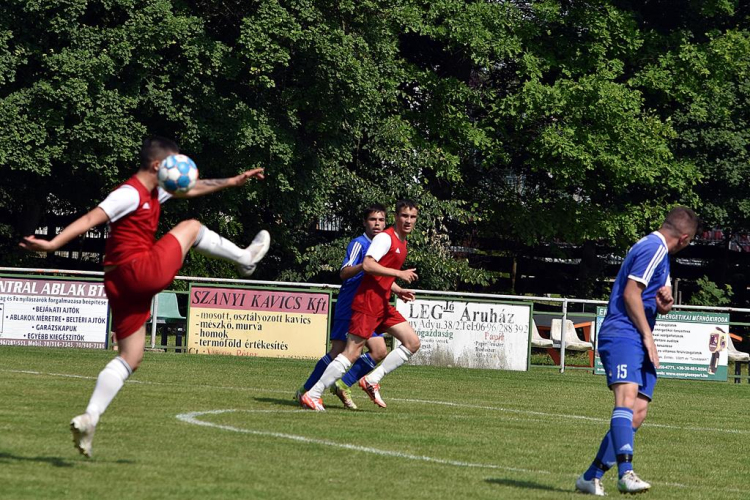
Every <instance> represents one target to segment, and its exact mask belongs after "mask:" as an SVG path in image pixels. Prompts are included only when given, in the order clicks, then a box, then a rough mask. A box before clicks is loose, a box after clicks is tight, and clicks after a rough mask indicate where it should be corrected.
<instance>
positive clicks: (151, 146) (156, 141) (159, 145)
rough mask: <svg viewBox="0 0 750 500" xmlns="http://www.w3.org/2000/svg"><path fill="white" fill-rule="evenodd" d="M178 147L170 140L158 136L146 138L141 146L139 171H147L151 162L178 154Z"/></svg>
mask: <svg viewBox="0 0 750 500" xmlns="http://www.w3.org/2000/svg"><path fill="white" fill-rule="evenodd" d="M179 152H180V147H179V146H178V145H177V143H176V142H174V141H173V140H171V139H167V138H164V137H159V136H158V135H155V136H152V137H147V138H146V139H144V140H143V145H142V146H141V153H140V157H141V170H146V169H148V167H149V165H151V162H153V161H161V160H163V159H164V158H166V157H167V156H169V155H171V154H173V153H179Z"/></svg>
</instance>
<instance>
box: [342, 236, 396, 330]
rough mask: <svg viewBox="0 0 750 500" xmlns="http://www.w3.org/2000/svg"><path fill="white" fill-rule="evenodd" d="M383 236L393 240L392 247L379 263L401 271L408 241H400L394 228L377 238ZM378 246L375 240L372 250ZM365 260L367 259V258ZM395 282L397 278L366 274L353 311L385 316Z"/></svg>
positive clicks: (353, 304) (358, 290) (356, 295)
mask: <svg viewBox="0 0 750 500" xmlns="http://www.w3.org/2000/svg"><path fill="white" fill-rule="evenodd" d="M381 235H388V236H389V237H390V238H391V247H390V248H389V249H388V251H387V252H386V253H385V255H383V257H381V258H380V260H379V261H378V263H379V264H380V265H381V266H385V267H388V268H390V269H401V266H403V265H404V261H405V260H406V239H404V240H403V241H401V240H400V239H398V236H396V230H395V228H394V227H393V226H391V227H389V228H388V229H386V230H385V231H383V232H382V233H380V234H378V235H377V236H375V238H381V237H382V236H381ZM376 246H377V245H376V239H373V244H372V245H371V247H370V250H372V249H373V247H376ZM370 250H368V253H367V255H370ZM365 258H367V257H366V256H365ZM394 281H396V278H395V276H375V275H374V274H367V273H365V276H364V278H362V283H361V284H360V285H359V288H358V289H357V293H356V294H355V295H354V300H353V301H352V310H354V311H359V312H362V313H365V314H370V315H373V316H378V315H381V314H383V312H384V311H386V310H387V309H388V306H389V305H390V298H391V285H393V282H394Z"/></svg>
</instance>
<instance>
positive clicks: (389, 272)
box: [362, 255, 419, 283]
mask: <svg viewBox="0 0 750 500" xmlns="http://www.w3.org/2000/svg"><path fill="white" fill-rule="evenodd" d="M362 266H363V268H364V270H365V272H366V273H367V274H374V275H375V276H392V277H394V278H401V279H402V280H404V281H406V282H407V283H411V282H412V281H414V280H416V279H417V278H418V277H419V276H417V273H415V272H414V271H416V270H417V269H416V268H413V269H404V270H403V271H402V270H400V269H391V268H390V267H385V266H383V265H381V264H380V263H379V262H378V261H377V260H375V258H374V257H373V256H372V255H366V256H365V260H364V262H362Z"/></svg>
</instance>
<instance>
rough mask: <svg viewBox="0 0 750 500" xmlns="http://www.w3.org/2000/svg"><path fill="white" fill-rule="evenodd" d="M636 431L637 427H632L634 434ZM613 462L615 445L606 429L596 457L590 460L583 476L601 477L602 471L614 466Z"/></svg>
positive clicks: (587, 478) (614, 459)
mask: <svg viewBox="0 0 750 500" xmlns="http://www.w3.org/2000/svg"><path fill="white" fill-rule="evenodd" d="M636 431H638V429H636V428H634V429H633V434H634V435H635V433H636ZM615 464H617V457H616V456H615V447H614V445H613V444H612V436H611V435H610V432H609V431H607V433H606V434H605V435H604V439H602V443H601V444H600V445H599V451H598V452H597V454H596V458H595V459H594V461H593V462H591V465H589V468H588V469H587V470H586V472H584V473H583V478H584V479H585V480H586V481H591V480H592V479H594V478H596V479H601V478H602V477H604V473H605V472H607V471H608V470H609V469H611V468H612V467H614V466H615Z"/></svg>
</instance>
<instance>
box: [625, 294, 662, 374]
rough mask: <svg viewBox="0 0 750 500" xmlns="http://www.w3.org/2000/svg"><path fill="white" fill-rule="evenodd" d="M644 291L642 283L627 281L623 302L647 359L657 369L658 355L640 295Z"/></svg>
mask: <svg viewBox="0 0 750 500" xmlns="http://www.w3.org/2000/svg"><path fill="white" fill-rule="evenodd" d="M645 289H646V285H645V284H644V283H641V282H638V281H635V280H633V279H629V280H628V284H627V285H625V291H624V292H623V300H624V302H625V310H627V312H628V317H629V318H630V321H632V322H633V325H635V327H636V328H637V329H638V332H639V333H640V334H641V338H642V339H643V345H644V347H645V348H646V351H647V352H648V357H649V359H651V362H652V363H653V364H654V366H655V367H656V368H659V353H658V352H657V350H656V344H655V343H654V335H653V333H652V332H651V327H650V326H649V324H648V320H647V319H646V310H645V309H644V307H643V297H642V295H643V291H644V290H645Z"/></svg>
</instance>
